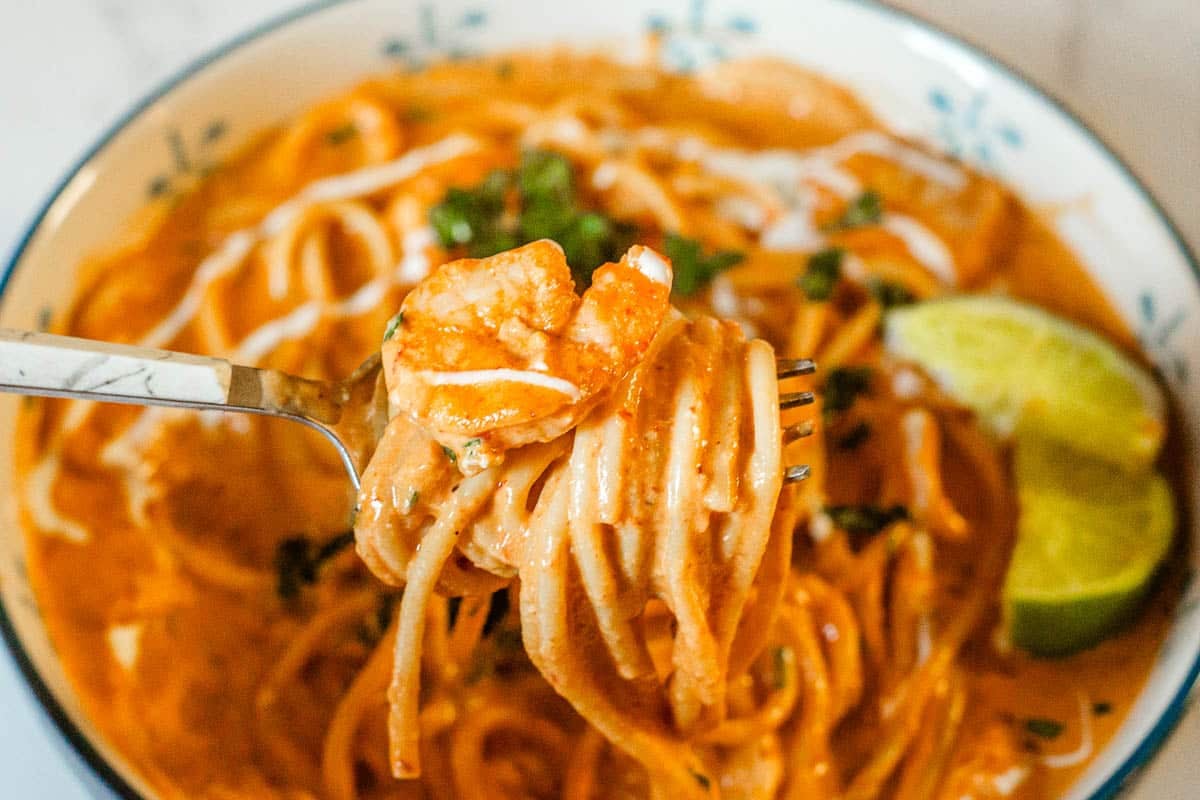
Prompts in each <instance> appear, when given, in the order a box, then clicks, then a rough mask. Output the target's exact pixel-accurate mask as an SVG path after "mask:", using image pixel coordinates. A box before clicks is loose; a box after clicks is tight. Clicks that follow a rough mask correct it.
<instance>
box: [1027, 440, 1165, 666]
mask: <svg viewBox="0 0 1200 800" xmlns="http://www.w3.org/2000/svg"><path fill="white" fill-rule="evenodd" d="M1015 473H1016V480H1017V498H1018V501H1019V503H1020V519H1019V521H1018V523H1017V545H1016V548H1015V549H1014V550H1013V556H1012V561H1011V562H1010V563H1009V567H1008V575H1007V576H1006V577H1005V581H1004V612H1005V619H1006V621H1007V623H1008V631H1009V634H1010V636H1011V638H1012V641H1013V644H1015V645H1017V646H1018V647H1021V648H1024V649H1026V650H1029V651H1031V652H1033V653H1035V654H1038V655H1065V654H1068V653H1072V652H1075V651H1076V650H1081V649H1083V648H1085V647H1090V646H1091V645H1093V644H1095V643H1096V642H1098V641H1100V640H1101V639H1103V638H1104V637H1106V636H1108V635H1109V634H1111V633H1113V632H1114V631H1116V630H1117V629H1119V628H1120V627H1121V626H1122V625H1123V624H1124V623H1126V622H1128V621H1129V620H1130V619H1131V618H1132V617H1133V616H1134V614H1135V613H1136V612H1137V609H1138V605H1139V603H1140V602H1141V600H1142V598H1143V597H1144V596H1145V594H1146V591H1147V590H1148V589H1149V587H1150V584H1151V582H1152V580H1153V578H1154V574H1155V571H1156V569H1157V568H1158V565H1159V564H1160V563H1161V562H1162V560H1163V558H1164V557H1165V556H1166V554H1167V550H1168V549H1169V548H1170V546H1171V536H1172V533H1173V532H1174V529H1175V511H1174V501H1173V500H1172V498H1171V490H1170V488H1169V487H1168V486H1167V482H1166V481H1165V480H1164V479H1163V478H1162V476H1161V475H1159V474H1158V473H1157V472H1155V471H1153V470H1148V471H1145V472H1142V473H1140V474H1137V475H1130V474H1126V473H1122V472H1121V471H1119V470H1116V469H1114V468H1113V467H1112V465H1111V464H1107V463H1104V462H1102V461H1097V460H1095V459H1090V458H1087V457H1084V456H1080V455H1079V454H1078V453H1075V452H1072V451H1071V450H1069V449H1067V448H1066V447H1063V446H1062V445H1059V444H1054V443H1049V442H1045V441H1042V440H1038V439H1036V438H1031V437H1022V438H1020V439H1018V441H1017V450H1016V460H1015Z"/></svg>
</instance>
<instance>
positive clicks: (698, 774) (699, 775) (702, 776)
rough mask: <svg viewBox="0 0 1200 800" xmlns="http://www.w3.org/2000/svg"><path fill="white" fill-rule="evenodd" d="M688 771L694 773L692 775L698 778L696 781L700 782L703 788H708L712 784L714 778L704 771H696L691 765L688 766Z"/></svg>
mask: <svg viewBox="0 0 1200 800" xmlns="http://www.w3.org/2000/svg"><path fill="white" fill-rule="evenodd" d="M688 772H690V773H692V777H693V778H695V779H696V783H698V784H700V788H701V789H708V788H709V787H710V786H712V780H710V779H709V777H708V776H707V775H705V774H704V773H703V772H696V770H694V769H692V768H691V767H688Z"/></svg>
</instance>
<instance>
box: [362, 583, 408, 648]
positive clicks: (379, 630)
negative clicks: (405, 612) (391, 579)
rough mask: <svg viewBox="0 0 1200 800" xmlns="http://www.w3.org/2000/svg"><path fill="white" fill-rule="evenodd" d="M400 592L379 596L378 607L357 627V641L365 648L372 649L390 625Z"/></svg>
mask: <svg viewBox="0 0 1200 800" xmlns="http://www.w3.org/2000/svg"><path fill="white" fill-rule="evenodd" d="M400 594H401V593H400V592H386V593H384V594H381V595H380V596H379V605H377V606H376V607H375V611H374V612H372V613H371V614H368V615H367V617H366V619H364V620H363V621H362V623H361V624H360V625H359V626H358V631H357V633H358V640H359V641H360V642H362V643H363V644H365V645H366V646H367V647H374V646H375V645H376V644H378V643H379V640H380V639H382V638H383V634H384V633H386V632H387V629H388V628H389V627H390V626H391V624H392V616H393V615H394V614H395V611H396V603H397V601H399V599H400Z"/></svg>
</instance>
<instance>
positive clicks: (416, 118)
mask: <svg viewBox="0 0 1200 800" xmlns="http://www.w3.org/2000/svg"><path fill="white" fill-rule="evenodd" d="M433 116H434V114H433V109H431V108H426V107H425V106H409V107H408V108H406V109H404V121H405V122H428V121H429V120H431V119H433Z"/></svg>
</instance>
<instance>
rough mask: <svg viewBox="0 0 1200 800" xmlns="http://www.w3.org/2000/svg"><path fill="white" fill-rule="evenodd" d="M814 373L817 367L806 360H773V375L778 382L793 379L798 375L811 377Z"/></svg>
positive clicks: (809, 360)
mask: <svg viewBox="0 0 1200 800" xmlns="http://www.w3.org/2000/svg"><path fill="white" fill-rule="evenodd" d="M816 371H817V365H816V364H815V363H813V361H812V360H811V359H808V358H777V359H775V375H776V377H778V378H779V379H780V380H783V379H784V378H795V377H797V376H799V375H812V374H813V373H814V372H816Z"/></svg>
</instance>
